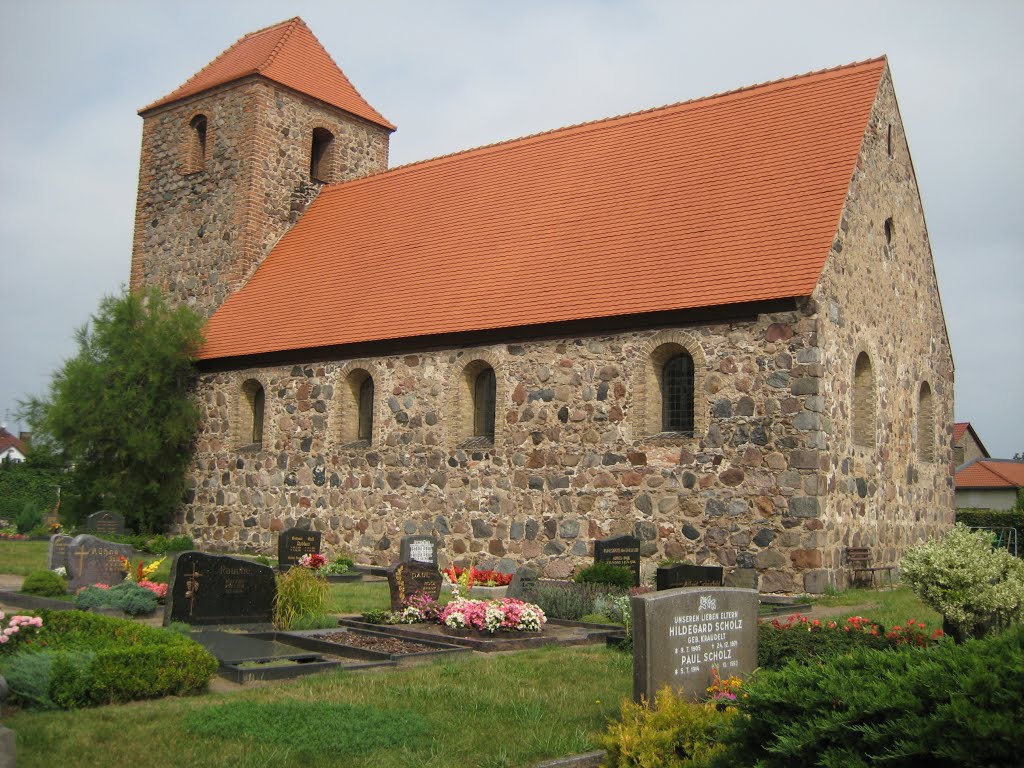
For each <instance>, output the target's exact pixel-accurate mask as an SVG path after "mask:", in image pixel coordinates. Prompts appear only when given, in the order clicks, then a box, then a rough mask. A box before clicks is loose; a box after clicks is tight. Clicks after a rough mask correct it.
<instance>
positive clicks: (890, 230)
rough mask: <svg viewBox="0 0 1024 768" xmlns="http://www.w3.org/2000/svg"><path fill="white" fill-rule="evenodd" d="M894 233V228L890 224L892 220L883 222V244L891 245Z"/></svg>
mask: <svg viewBox="0 0 1024 768" xmlns="http://www.w3.org/2000/svg"><path fill="white" fill-rule="evenodd" d="M894 232H895V226H894V225H893V223H892V218H888V219H886V220H885V244H886V245H892V236H893V233H894Z"/></svg>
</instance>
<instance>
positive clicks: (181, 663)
mask: <svg viewBox="0 0 1024 768" xmlns="http://www.w3.org/2000/svg"><path fill="white" fill-rule="evenodd" d="M40 614H41V615H42V617H43V626H42V628H41V629H40V630H39V635H38V640H39V641H40V642H38V643H36V644H35V646H34V647H35V648H37V649H39V648H42V649H45V650H37V651H35V652H24V653H17V654H15V655H14V656H11V657H7V658H5V659H4V661H3V670H4V676H5V677H6V678H7V680H8V683H9V685H10V686H11V691H12V695H13V696H14V697H16V699H17V701H19V702H21V703H22V704H23V705H24V706H30V707H37V708H52V707H55V706H59V707H62V708H65V709H70V708H75V707H81V706H90V705H96V704H110V703H114V702H125V701H133V700H137V699H148V698H157V697H160V696H169V695H184V694H190V693H197V692H199V691H202V690H203V689H204V688H205V686H206V684H207V682H208V681H209V679H210V676H211V675H213V673H214V672H215V671H216V669H217V660H216V659H214V658H213V656H211V655H210V654H209V652H207V650H206V649H205V648H203V647H202V646H201V645H199V644H198V643H196V642H194V641H193V640H191V639H190V638H188V637H186V636H182V635H181V634H178V633H175V632H168V631H166V630H163V629H156V628H154V627H148V626H146V625H144V624H138V623H136V622H132V621H127V620H124V619H112V618H109V617H107V616H99V615H96V614H90V613H83V612H81V611H41V612H40ZM12 681H13V682H12Z"/></svg>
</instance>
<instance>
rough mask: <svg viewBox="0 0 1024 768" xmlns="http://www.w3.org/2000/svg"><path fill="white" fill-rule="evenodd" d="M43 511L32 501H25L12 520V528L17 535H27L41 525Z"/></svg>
mask: <svg viewBox="0 0 1024 768" xmlns="http://www.w3.org/2000/svg"><path fill="white" fill-rule="evenodd" d="M42 522H43V510H42V508H41V507H40V506H39V505H38V504H37V503H36V502H34V501H26V502H25V503H24V504H23V505H22V507H21V509H20V510H19V511H18V514H17V515H16V516H15V518H14V527H15V528H17V529H18V533H25V534H27V533H29V532H31V531H32V529H33V528H35V527H36V526H39V525H42Z"/></svg>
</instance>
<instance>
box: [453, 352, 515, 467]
mask: <svg viewBox="0 0 1024 768" xmlns="http://www.w3.org/2000/svg"><path fill="white" fill-rule="evenodd" d="M454 384H455V386H454V387H453V388H452V400H451V429H452V433H451V436H452V438H453V439H454V441H455V442H456V444H459V445H462V446H464V447H470V448H477V447H481V448H483V447H490V446H492V445H494V442H495V440H496V439H497V436H498V435H499V434H500V430H501V422H500V420H499V419H498V418H497V411H498V405H499V404H500V403H502V402H504V398H505V382H504V381H503V377H502V375H501V365H500V363H499V361H498V360H497V358H496V357H494V355H491V354H489V353H481V352H478V353H476V355H475V356H474V357H471V358H470V359H469V360H468V361H467V362H466V363H465V364H464V365H463V366H462V368H461V369H460V370H457V372H456V374H455V377H454Z"/></svg>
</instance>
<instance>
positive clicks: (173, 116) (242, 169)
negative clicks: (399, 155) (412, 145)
mask: <svg viewBox="0 0 1024 768" xmlns="http://www.w3.org/2000/svg"><path fill="white" fill-rule="evenodd" d="M139 114H140V115H141V116H142V119H143V127H142V157H141V161H140V164H139V193H138V202H137V204H136V212H135V236H134V242H133V247H132V271H131V286H132V287H133V288H138V287H142V286H149V285H155V286H158V287H160V288H161V289H162V290H163V291H164V293H165V294H166V295H167V297H168V299H169V300H170V301H171V302H172V303H173V304H181V303H184V304H188V305H189V306H192V307H193V308H194V309H196V310H197V311H198V312H199V313H200V314H202V315H204V316H206V317H209V316H210V315H212V314H213V312H214V311H216V309H217V308H218V307H219V306H220V305H221V304H222V303H223V302H224V300H225V299H227V297H228V296H230V295H231V294H232V293H233V292H234V291H236V290H238V289H239V288H240V287H241V286H242V285H244V284H245V282H246V280H248V279H249V277H250V276H251V275H252V273H253V272H254V271H255V270H256V268H257V267H258V266H259V264H260V262H261V261H262V260H263V257H264V256H265V255H266V254H267V252H268V251H269V250H270V248H271V247H272V246H273V245H274V243H276V242H277V240H278V239H280V237H281V236H282V235H283V234H284V233H285V231H286V230H287V229H288V228H289V227H290V226H291V225H292V224H294V223H295V222H296V221H297V220H298V217H299V216H301V214H302V211H303V210H304V209H305V207H306V206H307V205H308V204H309V203H310V202H311V201H312V200H313V198H314V197H316V195H317V193H318V192H319V190H320V187H321V186H322V185H323V184H329V183H333V182H340V181H348V180H351V179H356V178H359V177H362V176H366V175H368V174H371V173H376V172H378V171H382V170H385V169H386V168H387V164H388V140H389V138H390V135H391V132H392V131H393V130H394V129H395V126H393V125H392V124H391V123H389V122H388V121H387V120H386V119H385V118H384V117H383V116H382V115H381V114H380V113H379V112H377V111H376V110H375V109H374V108H373V107H372V106H370V104H369V103H367V102H366V100H364V99H363V97H362V96H360V95H359V92H358V91H356V89H355V88H353V86H352V84H351V83H350V82H349V80H348V78H347V77H345V74H344V73H343V72H342V71H341V69H339V68H338V66H337V64H335V63H334V61H333V60H332V59H331V57H330V55H329V54H328V53H327V52H326V51H325V50H324V48H323V46H321V45H320V42H319V41H318V40H317V39H316V37H315V36H314V35H313V33H312V32H311V31H310V30H309V28H308V27H307V26H306V24H305V23H304V22H303V21H302V20H301V19H299V18H294V19H290V20H289V21H285V22H282V23H280V24H276V25H274V26H272V27H267V28H266V29H262V30H259V31H258V32H253V33H251V34H249V35H246V36H245V37H243V38H242V39H241V40H239V41H238V42H236V43H235V44H234V45H233V46H231V47H230V48H228V49H227V50H226V51H225V52H224V53H222V54H221V55H220V56H218V57H217V58H216V59H214V60H213V61H212V62H211V63H210V64H209V65H207V66H206V67H205V68H204V69H203V70H201V71H200V72H199V73H197V74H196V75H194V76H193V77H192V78H190V79H189V80H188V81H186V82H185V83H184V84H183V85H182V86H181V87H180V88H178V89H177V90H175V91H173V92H172V93H170V94H168V95H167V96H165V97H163V98H162V99H160V100H158V101H155V102H154V103H152V104H150V105H149V106H148V107H145V108H143V109H142V110H140V111H139Z"/></svg>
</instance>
